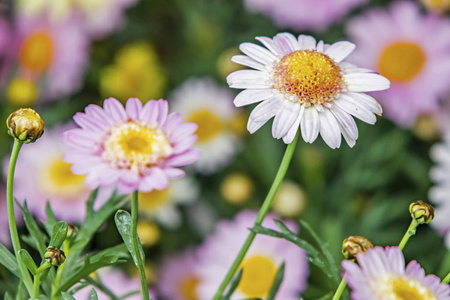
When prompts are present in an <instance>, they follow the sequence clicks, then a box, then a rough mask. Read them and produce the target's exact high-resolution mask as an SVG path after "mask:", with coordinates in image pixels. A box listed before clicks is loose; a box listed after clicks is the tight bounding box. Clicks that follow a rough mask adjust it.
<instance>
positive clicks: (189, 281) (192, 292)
mask: <svg viewBox="0 0 450 300" xmlns="http://www.w3.org/2000/svg"><path fill="white" fill-rule="evenodd" d="M199 283H200V279H199V278H198V277H197V276H195V275H191V276H187V277H186V278H184V279H183V280H181V282H180V287H179V290H180V294H181V295H182V296H183V299H186V300H197V299H198V297H197V287H198V284H199Z"/></svg>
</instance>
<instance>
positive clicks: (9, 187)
mask: <svg viewBox="0 0 450 300" xmlns="http://www.w3.org/2000/svg"><path fill="white" fill-rule="evenodd" d="M22 145H23V143H22V142H20V141H19V140H17V139H14V145H13V148H12V151H11V159H10V161H9V169H8V181H7V184H6V203H7V209H8V222H9V231H10V233H11V241H12V245H13V249H14V255H15V256H16V259H17V263H18V265H19V271H20V277H21V279H22V281H23V283H24V284H25V287H26V289H27V291H28V294H29V295H33V282H32V280H31V276H30V273H29V272H28V269H27V267H26V266H25V264H24V263H23V261H22V260H21V259H20V256H19V250H20V249H21V246H20V241H19V233H18V232H17V225H16V216H15V214H14V196H13V186H14V170H15V168H16V162H17V157H18V156H19V151H20V148H21V147H22Z"/></svg>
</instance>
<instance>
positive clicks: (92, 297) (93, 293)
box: [90, 289, 98, 300]
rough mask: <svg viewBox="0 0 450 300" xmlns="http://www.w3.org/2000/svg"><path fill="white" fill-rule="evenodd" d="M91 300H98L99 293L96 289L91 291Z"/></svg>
mask: <svg viewBox="0 0 450 300" xmlns="http://www.w3.org/2000/svg"><path fill="white" fill-rule="evenodd" d="M90 300H98V296H97V292H96V291H95V290H94V289H92V290H91V297H90Z"/></svg>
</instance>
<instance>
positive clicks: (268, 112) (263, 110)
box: [250, 97, 281, 122]
mask: <svg viewBox="0 0 450 300" xmlns="http://www.w3.org/2000/svg"><path fill="white" fill-rule="evenodd" d="M280 107H281V101H280V99H279V98H276V97H273V98H269V99H266V100H264V101H263V102H262V103H260V104H258V106H256V107H255V109H253V111H252V112H251V113H250V118H251V119H252V120H253V121H256V122H262V121H267V120H269V119H270V118H272V117H273V116H275V114H276V113H277V112H278V110H279V109H280Z"/></svg>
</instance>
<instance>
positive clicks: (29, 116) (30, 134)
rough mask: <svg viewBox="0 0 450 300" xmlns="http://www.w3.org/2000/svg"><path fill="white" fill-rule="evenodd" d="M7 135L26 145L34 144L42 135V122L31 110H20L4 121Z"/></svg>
mask: <svg viewBox="0 0 450 300" xmlns="http://www.w3.org/2000/svg"><path fill="white" fill-rule="evenodd" d="M6 126H7V127H8V133H9V135H11V136H13V137H14V138H15V139H18V140H19V141H21V142H24V143H26V144H28V143H34V142H35V141H36V140H37V139H38V138H40V137H41V136H42V134H43V133H44V121H42V119H41V116H39V114H38V113H37V112H36V111H35V110H33V109H31V108H20V109H18V110H16V111H15V112H13V113H12V114H10V115H9V117H8V119H7V120H6Z"/></svg>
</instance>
